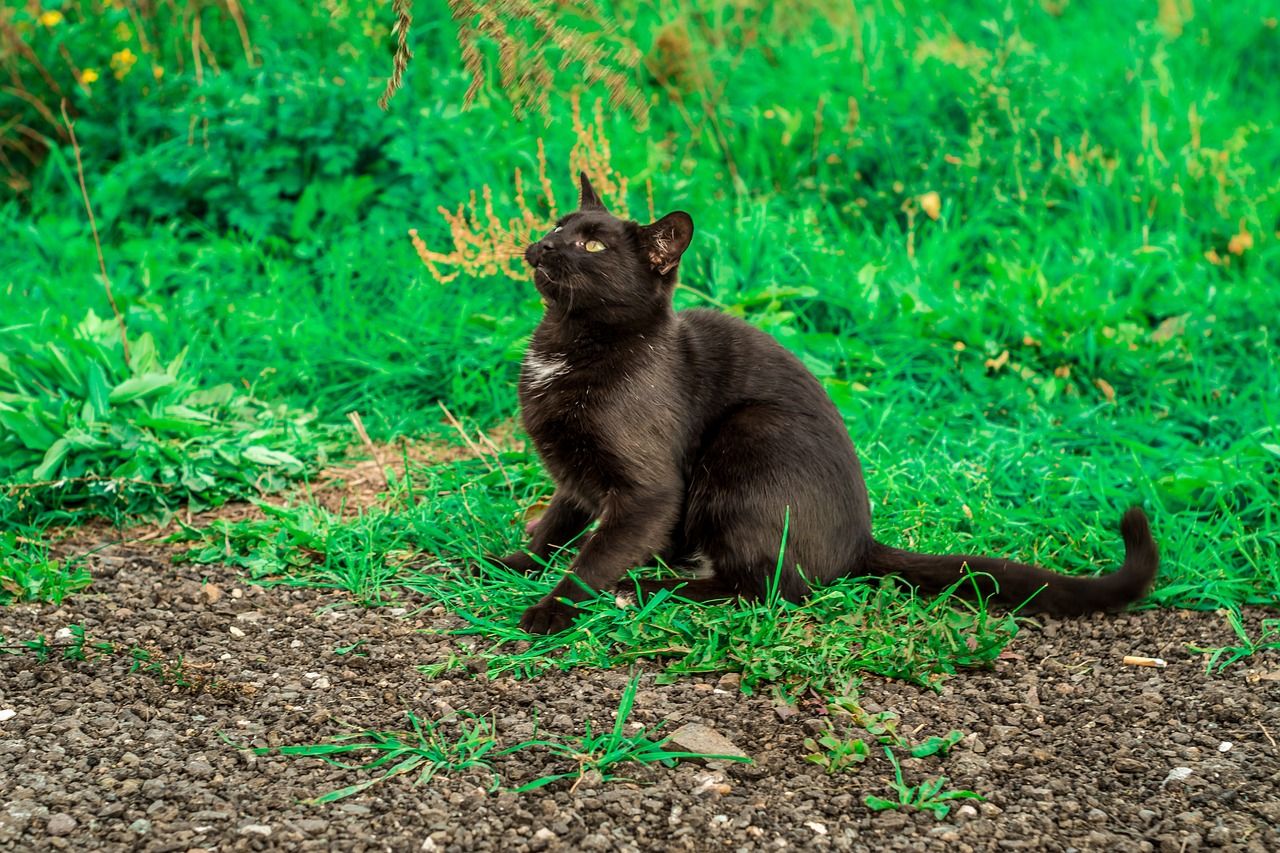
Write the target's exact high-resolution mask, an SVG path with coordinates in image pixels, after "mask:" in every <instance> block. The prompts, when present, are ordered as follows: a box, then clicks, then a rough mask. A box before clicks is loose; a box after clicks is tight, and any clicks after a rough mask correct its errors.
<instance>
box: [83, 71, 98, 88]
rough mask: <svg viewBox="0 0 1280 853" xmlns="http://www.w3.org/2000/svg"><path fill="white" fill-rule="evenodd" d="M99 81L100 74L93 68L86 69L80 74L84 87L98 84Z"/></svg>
mask: <svg viewBox="0 0 1280 853" xmlns="http://www.w3.org/2000/svg"><path fill="white" fill-rule="evenodd" d="M97 79H98V72H97V71H96V70H94V69H92V68H86V69H85V70H83V71H81V72H80V83H81V84H82V85H84V86H88V85H89V84H90V83H93V82H96V81H97Z"/></svg>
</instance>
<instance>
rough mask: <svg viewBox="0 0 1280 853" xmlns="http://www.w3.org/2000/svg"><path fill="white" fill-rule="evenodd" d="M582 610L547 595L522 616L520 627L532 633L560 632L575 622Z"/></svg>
mask: <svg viewBox="0 0 1280 853" xmlns="http://www.w3.org/2000/svg"><path fill="white" fill-rule="evenodd" d="M580 612H581V611H579V610H578V608H576V607H574V606H573V605H571V604H565V603H564V602H563V601H560V600H558V599H555V598H552V597H551V596H547V597H546V598H544V599H542V600H541V601H539V602H538V603H537V604H535V605H533V606H532V607H530V608H529V609H528V610H526V611H525V612H524V615H523V616H521V617H520V627H521V628H522V629H523V630H525V631H527V632H528V633H530V634H559V633H560V632H561V631H563V630H565V629H566V628H568V627H569V626H570V625H572V624H573V622H574V620H575V619H577V618H578V615H579V613H580Z"/></svg>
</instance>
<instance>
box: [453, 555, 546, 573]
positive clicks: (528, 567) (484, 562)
mask: <svg viewBox="0 0 1280 853" xmlns="http://www.w3.org/2000/svg"><path fill="white" fill-rule="evenodd" d="M486 566H502V567H503V568H506V569H510V570H511V571H513V572H518V573H520V574H522V575H529V574H533V573H534V572H536V571H537V570H538V569H540V568H542V567H541V566H539V565H538V563H537V561H536V560H534V559H533V557H530V556H529V555H528V554H526V553H525V552H523V551H517V552H516V553H514V554H508V555H507V556H505V557H498V556H496V555H494V554H485V555H484V557H483V558H481V559H480V560H479V561H477V562H474V563H472V564H471V565H470V566H468V567H467V568H468V569H469V570H470V571H471V574H473V575H478V574H480V573H481V572H483V571H484V569H485V567H486Z"/></svg>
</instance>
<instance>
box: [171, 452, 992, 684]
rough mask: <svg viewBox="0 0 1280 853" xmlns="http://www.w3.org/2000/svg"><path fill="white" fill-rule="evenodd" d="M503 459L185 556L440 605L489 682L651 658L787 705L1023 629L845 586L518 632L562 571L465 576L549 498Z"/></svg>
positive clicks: (923, 670) (271, 580)
mask: <svg viewBox="0 0 1280 853" xmlns="http://www.w3.org/2000/svg"><path fill="white" fill-rule="evenodd" d="M501 462H502V465H501V467H497V466H493V468H492V470H490V468H489V467H487V466H489V465H491V464H492V463H486V462H485V461H483V460H467V461H462V462H457V463H452V464H449V465H440V466H434V467H430V468H426V469H413V468H411V469H410V477H408V478H407V479H406V480H404V481H402V482H401V483H399V484H397V487H396V490H395V493H394V494H393V495H392V496H391V497H390V498H389V500H388V503H389V505H390V507H391V508H373V509H370V510H367V511H365V512H362V513H360V514H355V515H351V516H346V517H344V516H343V515H341V514H338V513H335V512H332V511H330V510H327V509H325V508H324V507H322V506H319V505H317V504H311V503H308V504H302V505H299V506H296V507H293V508H280V507H273V506H269V505H266V504H263V503H261V502H259V506H260V507H262V508H263V510H264V512H265V513H266V517H265V518H264V519H262V520H246V521H238V522H222V521H215V522H214V523H213V524H212V525H211V526H210V527H208V528H206V529H202V530H189V531H187V532H186V533H184V534H182V536H181V537H180V538H182V539H186V540H188V545H187V551H186V553H185V555H184V557H183V559H185V560H190V561H193V562H196V563H229V564H231V565H235V566H239V567H241V568H242V569H244V570H245V572H246V574H247V575H248V577H249V578H251V579H253V580H255V581H258V582H261V583H265V584H269V585H274V584H285V585H300V586H311V587H319V588H328V589H337V590H341V591H344V592H346V593H347V594H348V595H350V596H351V597H352V598H354V599H355V600H357V601H360V602H362V603H365V604H380V603H388V602H391V601H403V602H405V603H408V604H412V603H414V602H421V601H425V602H427V603H429V604H434V603H442V604H444V605H445V606H446V607H448V609H449V610H451V611H452V612H453V613H455V614H456V615H457V616H459V617H460V618H461V620H462V622H463V625H462V627H460V628H457V629H455V630H454V631H453V632H452V633H454V634H456V635H457V636H459V637H466V638H475V639H474V640H473V641H472V643H471V645H472V650H471V652H470V653H469V654H470V656H471V657H472V658H475V659H477V660H478V661H479V662H481V663H482V664H483V665H484V667H485V669H486V670H487V671H488V673H489V674H490V675H494V676H496V675H499V674H504V673H509V674H512V675H515V676H517V677H521V678H532V677H535V676H537V675H538V674H540V673H543V672H546V671H548V670H565V669H570V668H573V667H587V668H599V669H607V668H614V667H618V666H625V665H629V664H630V663H632V662H634V661H638V660H652V661H656V662H659V663H660V664H661V666H662V668H663V676H662V678H663V680H671V679H674V678H676V677H678V676H680V675H684V674H691V673H701V672H720V671H725V670H730V671H738V672H741V673H742V682H741V683H742V687H743V689H744V690H746V691H747V692H751V691H753V690H755V689H758V688H759V687H762V686H778V687H779V688H781V689H782V690H783V691H784V692H786V693H787V694H789V695H797V694H799V693H802V692H804V691H806V690H816V691H818V692H820V693H824V694H831V693H833V692H834V693H838V692H840V691H842V690H844V689H846V688H848V687H849V686H850V685H851V684H854V683H856V682H857V681H858V680H859V679H860V678H861V677H862V675H863V674H865V673H875V674H878V675H883V676H887V677H891V678H903V679H907V680H909V681H913V682H916V683H919V684H922V685H932V684H936V683H937V681H938V680H939V679H940V678H942V677H943V676H945V675H946V674H949V673H954V672H956V671H957V669H959V668H962V667H967V666H978V665H982V664H984V663H986V662H989V661H991V660H993V659H994V658H995V656H996V655H998V654H999V653H1000V651H1001V649H1003V648H1004V646H1005V645H1006V644H1007V643H1008V641H1009V640H1010V639H1012V637H1013V636H1014V634H1015V633H1016V631H1017V625H1016V622H1015V621H1014V618H1013V617H1012V616H1011V615H1009V614H993V613H989V612H988V611H987V610H986V608H985V606H983V605H982V604H981V603H978V604H971V603H968V602H964V601H962V600H960V598H959V597H958V595H957V594H955V591H954V590H953V591H948V592H946V593H944V594H942V595H940V596H938V597H929V598H920V597H917V596H916V595H914V594H913V593H912V592H911V591H910V590H908V589H906V588H904V587H902V586H900V585H899V584H896V583H894V582H892V581H884V580H870V581H859V580H850V581H845V582H841V583H838V584H835V585H832V586H830V587H827V588H824V589H821V590H819V591H818V592H817V593H816V594H815V595H814V596H813V597H812V598H811V599H810V600H809V601H808V602H806V603H805V604H803V605H799V606H797V605H793V604H789V603H787V602H785V601H776V600H766V601H761V602H756V603H747V602H735V603H732V604H730V605H728V606H713V607H707V606H700V605H698V604H695V603H693V602H689V601H686V600H684V599H681V598H680V596H679V591H678V590H677V591H676V592H675V593H674V594H672V593H671V592H669V591H662V592H660V593H658V594H655V595H653V596H651V597H649V598H646V599H642V600H637V599H636V597H635V596H634V595H630V596H622V595H619V594H618V593H617V592H614V591H609V592H606V593H604V594H602V595H601V596H599V597H598V598H596V599H595V600H593V601H590V602H587V603H585V604H584V606H583V609H584V615H583V616H582V617H581V618H580V619H579V620H578V622H577V623H576V624H575V625H574V627H573V629H572V630H571V631H569V632H566V633H564V634H560V635H556V636H551V637H532V638H531V637H529V636H528V635H527V634H525V633H524V632H523V631H521V630H520V629H519V627H518V623H519V619H520V614H521V613H522V612H523V610H524V609H525V608H526V607H528V606H529V605H531V604H533V603H534V602H536V601H537V600H539V599H540V598H541V597H542V596H544V595H545V594H546V593H547V592H548V590H549V589H550V588H551V587H552V586H553V585H554V583H555V581H556V580H557V579H558V577H559V574H560V573H561V572H562V571H563V560H559V561H555V562H554V563H553V564H552V565H551V566H549V567H548V568H547V570H546V571H544V572H540V573H538V574H535V575H533V576H524V575H520V574H516V573H513V572H511V571H509V570H506V569H504V568H500V567H487V568H485V569H483V570H481V572H479V573H478V574H477V573H472V572H470V571H467V570H466V568H465V566H466V565H468V564H470V563H472V562H475V561H476V560H477V559H478V558H479V557H480V556H481V555H482V553H483V552H485V551H486V550H488V549H490V548H491V547H493V546H494V545H496V544H498V543H501V542H502V540H503V539H504V538H507V537H510V536H511V535H512V534H513V533H514V531H513V530H512V529H511V528H512V522H513V521H515V520H516V519H518V518H520V517H521V514H520V507H521V506H522V505H524V504H526V503H528V502H531V500H532V496H533V495H534V494H536V493H537V492H538V491H539V490H541V489H545V482H544V481H543V480H542V479H541V477H542V475H541V474H540V472H539V471H538V469H537V466H536V465H535V464H534V461H533V460H532V459H531V458H530V457H529V456H527V455H526V454H522V453H510V454H507V455H506V456H504V457H503V459H502V460H501ZM508 484H509V485H508ZM495 493H497V496H496V497H495ZM428 497H429V499H427V498H428ZM623 592H625V589H624V590H623ZM459 653H460V654H461V653H462V652H461V651H460V652H459ZM445 665H446V666H447V665H448V662H446V663H445ZM452 665H454V666H458V665H461V664H460V663H458V661H457V660H455V661H454V662H453V664H452ZM428 671H429V672H431V673H433V674H439V673H440V672H441V671H442V668H441V665H440V664H439V663H437V664H435V665H430V666H428Z"/></svg>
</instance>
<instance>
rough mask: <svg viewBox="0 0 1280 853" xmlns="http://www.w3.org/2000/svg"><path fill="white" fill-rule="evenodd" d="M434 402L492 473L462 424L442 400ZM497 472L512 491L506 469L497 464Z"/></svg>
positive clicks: (483, 455) (481, 451) (482, 454)
mask: <svg viewBox="0 0 1280 853" xmlns="http://www.w3.org/2000/svg"><path fill="white" fill-rule="evenodd" d="M436 402H437V404H438V405H439V406H440V411H442V412H444V416H445V417H446V418H448V419H449V423H450V424H451V425H452V426H453V428H454V429H456V430H457V431H458V435H460V436H462V440H463V441H465V442H466V443H467V447H469V448H470V449H471V452H472V453H474V454H475V455H476V456H477V457H478V458H479V459H480V461H481V462H483V463H484V464H485V467H486V468H488V469H489V470H490V471H492V470H493V466H492V465H491V464H489V460H488V459H486V458H485V452H484V451H483V450H482V449H480V446H479V445H477V444H476V443H475V442H474V441H472V440H471V436H469V435H467V431H466V430H465V429H463V428H462V424H460V423H458V419H457V418H455V417H454V416H453V412H451V411H449V407H448V406H446V405H445V404H444V401H443V400H437V401H436ZM495 458H496V457H495ZM498 470H499V471H500V472H501V473H502V479H504V480H506V481H507V487H508V488H511V489H514V488H515V485H514V484H513V483H512V482H511V477H510V476H508V475H507V469H506V468H505V467H504V466H503V465H501V464H499V465H498Z"/></svg>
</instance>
